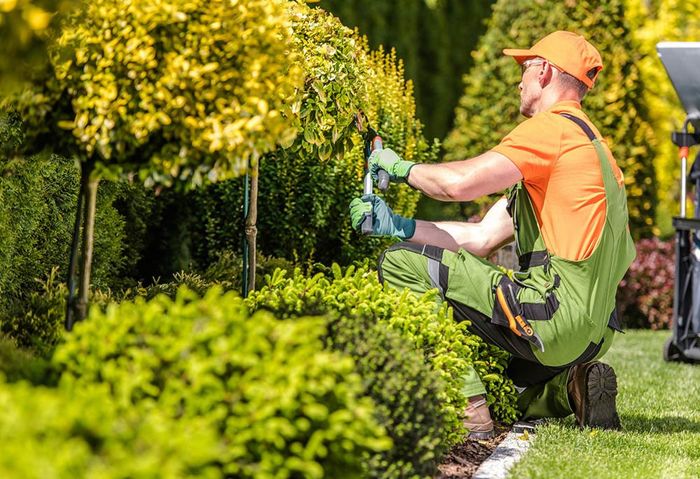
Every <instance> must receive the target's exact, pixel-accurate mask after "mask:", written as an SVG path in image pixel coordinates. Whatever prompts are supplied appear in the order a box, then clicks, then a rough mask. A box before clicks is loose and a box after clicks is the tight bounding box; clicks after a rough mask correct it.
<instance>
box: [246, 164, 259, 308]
mask: <svg viewBox="0 0 700 479" xmlns="http://www.w3.org/2000/svg"><path fill="white" fill-rule="evenodd" d="M258 164H259V162H258V161H255V162H253V165H251V166H252V168H251V175H250V205H249V207H248V215H247V216H246V219H245V235H246V240H247V243H248V281H247V283H248V288H247V289H248V291H253V290H254V289H255V269H256V266H257V265H256V262H255V256H256V249H257V248H256V246H257V245H256V241H257V236H258V228H257V221H258V171H259V170H258ZM244 254H245V253H244ZM244 274H245V272H244ZM246 295H247V292H246Z"/></svg>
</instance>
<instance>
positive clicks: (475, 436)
mask: <svg viewBox="0 0 700 479" xmlns="http://www.w3.org/2000/svg"><path fill="white" fill-rule="evenodd" d="M495 436H496V433H495V431H493V430H491V431H485V432H470V433H469V434H467V439H468V440H470V441H487V440H489V439H493V438H494V437H495Z"/></svg>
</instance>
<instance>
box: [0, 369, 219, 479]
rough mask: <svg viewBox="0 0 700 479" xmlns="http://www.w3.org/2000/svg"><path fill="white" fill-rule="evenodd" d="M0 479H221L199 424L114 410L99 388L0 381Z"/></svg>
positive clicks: (210, 438)
mask: <svg viewBox="0 0 700 479" xmlns="http://www.w3.org/2000/svg"><path fill="white" fill-rule="evenodd" d="M0 443H2V454H0V477H7V478H10V477H13V478H22V479H43V478H47V477H52V478H57V479H70V478H76V477H80V478H86V479H98V478H99V479H123V478H126V477H128V478H133V479H146V478H154V477H168V478H205V479H217V478H221V477H223V475H222V474H221V471H220V469H219V468H218V467H217V462H218V460H219V456H220V454H221V445H220V444H217V441H216V434H215V432H214V430H213V428H211V427H210V426H209V425H207V424H205V423H204V421H202V420H200V419H196V418H195V419H192V418H182V419H179V420H177V421H175V420H173V419H171V418H168V417H166V416H164V415H163V414H162V413H160V412H159V411H157V410H152V411H149V412H148V413H147V414H146V413H145V412H144V411H143V410H139V409H137V408H130V409H127V410H122V409H119V408H117V407H116V405H115V403H114V401H113V399H112V398H111V397H110V395H109V394H108V393H107V392H106V391H105V388H99V387H88V388H81V389H75V390H72V391H66V390H62V389H48V388H45V387H32V386H30V385H29V384H27V383H16V384H6V383H4V382H2V380H1V379H0Z"/></svg>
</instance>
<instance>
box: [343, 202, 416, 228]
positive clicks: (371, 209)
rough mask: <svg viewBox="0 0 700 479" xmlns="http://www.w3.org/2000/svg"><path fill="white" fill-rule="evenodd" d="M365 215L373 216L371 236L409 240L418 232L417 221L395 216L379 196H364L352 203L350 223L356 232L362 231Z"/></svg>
mask: <svg viewBox="0 0 700 479" xmlns="http://www.w3.org/2000/svg"><path fill="white" fill-rule="evenodd" d="M365 213H371V214H372V234H371V235H370V236H395V237H397V238H400V239H409V238H411V237H412V236H413V233H415V231H416V220H414V219H412V218H404V217H403V216H399V215H397V214H394V212H393V211H391V208H389V207H388V206H387V204H386V203H384V200H382V199H381V198H380V197H378V196H377V195H364V196H363V197H362V198H355V199H354V200H352V202H351V203H350V221H351V222H352V227H353V228H354V229H355V230H356V231H360V228H361V227H362V220H363V219H364V218H365Z"/></svg>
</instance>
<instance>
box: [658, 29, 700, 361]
mask: <svg viewBox="0 0 700 479" xmlns="http://www.w3.org/2000/svg"><path fill="white" fill-rule="evenodd" d="M656 48H657V51H658V52H659V57H660V58H661V61H662V63H663V64H664V67H665V68H666V72H667V73H668V76H669V78H670V79H671V82H672V83H673V87H674V88H675V90H676V93H677V94H678V97H679V98H680V100H681V103H683V107H684V108H685V111H686V113H687V117H686V120H685V122H684V123H683V129H682V131H679V132H674V133H673V134H672V135H671V139H672V141H673V143H674V144H675V145H676V146H678V149H679V156H680V158H681V197H680V203H681V208H680V216H677V217H674V218H673V227H674V228H675V229H676V248H675V254H676V257H675V263H676V264H675V282H674V289H673V323H672V326H671V327H672V335H671V337H670V338H669V339H668V340H667V341H666V343H665V344H664V350H663V355H664V359H665V360H666V361H682V362H694V363H700V153H699V154H698V155H697V156H696V158H695V161H694V163H693V165H692V167H691V169H690V174H689V175H688V173H687V171H688V156H689V154H690V148H691V147H693V146H695V145H698V144H700V42H662V43H659V44H657V45H656ZM691 130H692V131H691ZM688 182H690V186H691V188H694V191H693V193H694V196H693V202H694V215H693V217H692V218H688V217H687V216H686V201H687V193H688Z"/></svg>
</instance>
